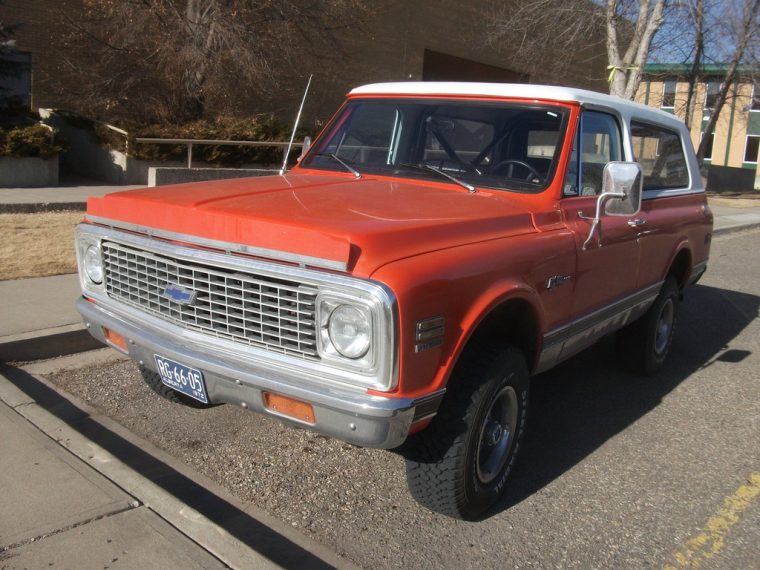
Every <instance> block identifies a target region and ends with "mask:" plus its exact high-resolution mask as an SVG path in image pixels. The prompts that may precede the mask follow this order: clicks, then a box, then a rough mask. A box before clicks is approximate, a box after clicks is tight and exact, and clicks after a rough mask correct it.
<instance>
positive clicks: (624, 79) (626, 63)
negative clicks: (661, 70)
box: [606, 0, 666, 99]
mask: <svg viewBox="0 0 760 570" xmlns="http://www.w3.org/2000/svg"><path fill="white" fill-rule="evenodd" d="M665 5H666V1H665V0H655V1H654V2H652V0H640V1H639V2H638V12H637V14H636V16H635V19H634V22H635V23H634V30H633V33H632V34H631V35H630V38H629V39H628V40H627V41H626V40H625V39H624V36H623V35H622V34H621V30H620V28H621V22H622V21H624V20H625V21H629V19H631V17H632V14H631V4H630V3H626V2H625V1H624V0H607V4H606V21H607V60H608V64H609V67H608V69H609V70H610V76H609V83H610V94H612V95H617V96H618V97H624V98H626V99H633V98H634V96H635V95H636V91H637V90H638V88H639V84H640V83H641V75H642V73H643V71H644V64H645V63H646V61H647V59H648V57H649V50H650V48H651V45H652V38H654V35H655V34H656V33H657V32H658V30H659V29H660V27H661V26H662V24H663V22H664V21H665V14H664V11H665ZM626 44H627V45H626Z"/></svg>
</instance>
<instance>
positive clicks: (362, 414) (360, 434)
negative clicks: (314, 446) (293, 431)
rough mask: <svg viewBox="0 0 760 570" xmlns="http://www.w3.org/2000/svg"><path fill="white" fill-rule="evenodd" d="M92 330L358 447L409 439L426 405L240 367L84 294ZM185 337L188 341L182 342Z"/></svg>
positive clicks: (260, 408) (259, 408)
mask: <svg viewBox="0 0 760 570" xmlns="http://www.w3.org/2000/svg"><path fill="white" fill-rule="evenodd" d="M76 306H77V310H78V311H79V313H80V314H81V315H82V318H83V319H84V322H85V324H86V325H87V328H88V330H89V331H90V334H92V336H94V337H95V338H96V339H98V340H99V341H101V342H103V343H104V344H109V343H108V341H107V340H106V338H105V334H104V332H103V327H106V328H108V329H110V330H112V331H114V332H116V333H118V334H120V335H122V336H124V337H125V338H126V339H127V341H128V348H129V356H130V357H131V358H132V359H133V360H135V361H136V362H138V363H140V364H141V365H143V366H145V367H147V368H150V369H151V370H154V371H155V370H156V363H155V359H154V355H155V354H159V355H161V356H164V357H167V358H170V359H172V360H176V361H178V362H181V363H182V364H185V365H187V366H191V367H193V368H197V369H198V370H200V371H202V372H203V376H204V380H205V382H206V389H207V391H208V397H209V400H210V401H211V402H213V403H221V402H226V403H230V404H235V405H238V406H241V407H244V408H247V409H249V410H252V411H255V412H260V413H265V414H269V415H273V416H276V417H278V418H279V419H281V420H283V421H284V422H287V423H291V424H293V425H297V426H299V427H303V428H306V429H310V430H313V431H316V432H319V433H323V434H325V435H328V436H330V437H334V438H337V439H340V440H343V441H347V442H349V443H353V444H355V445H360V446H363V447H377V448H383V449H391V448H394V447H398V446H399V445H401V444H402V443H403V442H404V440H405V439H406V437H407V435H408V433H409V428H410V426H411V424H412V421H413V420H414V419H415V408H416V407H417V406H418V405H419V406H420V411H422V410H423V408H426V407H427V404H428V401H427V400H429V399H428V398H426V399H423V400H412V399H409V398H384V397H381V396H372V395H368V394H367V393H366V392H365V391H362V390H358V389H357V390H351V389H348V388H342V387H337V386H335V387H333V386H330V387H327V386H311V385H309V383H308V381H307V379H305V378H303V377H296V376H295V375H293V374H292V373H291V372H289V371H287V370H283V369H278V368H275V367H272V366H269V367H265V366H262V365H261V364H258V363H247V364H245V365H241V364H239V363H237V362H234V361H233V360H232V359H230V358H227V357H225V356H224V355H220V354H215V353H213V352H209V351H204V350H201V349H199V347H194V346H193V345H192V343H188V342H186V341H187V339H181V340H180V339H177V338H175V337H173V336H172V335H170V334H167V332H166V331H162V330H160V329H155V328H153V327H150V326H146V324H145V323H138V322H135V321H134V320H132V319H130V318H127V317H124V316H122V315H119V314H116V313H115V312H112V311H109V310H108V309H106V308H103V307H101V306H99V305H97V304H95V303H92V302H89V301H87V300H86V299H84V298H80V299H79V300H78V301H77V305H76ZM182 341H185V342H182ZM263 392H272V393H275V394H280V395H283V396H289V397H291V398H295V399H297V400H301V401H304V402H308V403H309V404H311V405H312V406H313V408H314V417H315V423H314V424H309V423H304V422H299V421H297V420H294V419H292V418H289V417H286V416H281V415H279V414H276V413H274V412H272V411H271V410H269V409H267V408H265V407H264V403H263V402H264V400H263V396H262V394H263Z"/></svg>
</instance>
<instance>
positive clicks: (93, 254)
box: [83, 245, 103, 285]
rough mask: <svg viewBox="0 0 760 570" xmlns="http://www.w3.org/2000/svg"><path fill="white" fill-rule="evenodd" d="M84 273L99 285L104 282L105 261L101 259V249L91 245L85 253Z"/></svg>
mask: <svg viewBox="0 0 760 570" xmlns="http://www.w3.org/2000/svg"><path fill="white" fill-rule="evenodd" d="M83 261H84V271H85V273H87V277H89V278H90V281H92V282H93V283H97V284H98V285H99V284H101V283H102V282H103V261H102V260H101V258H100V248H99V247H98V246H96V245H89V246H87V249H86V250H85V252H84V260H83Z"/></svg>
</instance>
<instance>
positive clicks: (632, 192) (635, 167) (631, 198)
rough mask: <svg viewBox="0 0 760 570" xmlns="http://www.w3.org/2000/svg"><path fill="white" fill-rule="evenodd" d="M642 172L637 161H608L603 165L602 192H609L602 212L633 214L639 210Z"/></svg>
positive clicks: (621, 214)
mask: <svg viewBox="0 0 760 570" xmlns="http://www.w3.org/2000/svg"><path fill="white" fill-rule="evenodd" d="M643 185H644V174H643V172H642V170H641V165H640V164H639V163H638V162H608V163H607V166H605V167H604V178H603V179H602V194H609V199H608V200H607V201H606V202H605V203H604V213H605V214H609V215H610V216H633V215H635V214H638V212H639V210H641V191H642V188H643Z"/></svg>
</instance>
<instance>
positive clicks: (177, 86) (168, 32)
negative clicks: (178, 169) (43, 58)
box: [61, 0, 366, 121]
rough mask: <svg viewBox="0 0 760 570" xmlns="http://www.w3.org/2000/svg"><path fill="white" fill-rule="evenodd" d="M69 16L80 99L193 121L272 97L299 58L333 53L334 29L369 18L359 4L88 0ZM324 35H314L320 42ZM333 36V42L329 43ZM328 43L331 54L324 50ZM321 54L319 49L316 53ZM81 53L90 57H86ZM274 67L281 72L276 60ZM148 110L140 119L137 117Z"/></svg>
mask: <svg viewBox="0 0 760 570" xmlns="http://www.w3.org/2000/svg"><path fill="white" fill-rule="evenodd" d="M84 5H85V12H84V16H81V14H80V13H78V12H77V16H76V19H75V18H74V17H73V16H70V15H68V14H65V13H63V12H62V13H61V17H62V18H63V19H64V21H65V22H66V29H67V34H66V36H65V38H64V42H63V43H64V45H65V47H67V48H68V49H69V50H70V53H71V56H70V57H69V58H68V59H67V63H68V65H69V66H70V69H69V70H68V71H69V73H74V74H79V76H80V77H81V82H80V85H81V92H80V94H79V95H80V98H81V100H82V101H86V102H87V104H89V105H90V107H91V108H92V109H96V110H101V111H105V112H108V114H109V115H111V116H113V115H114V114H117V115H118V114H123V113H126V114H131V115H135V114H145V111H148V110H149V113H150V114H152V115H154V116H155V117H156V118H162V119H164V120H176V121H182V120H191V119H195V118H198V117H201V116H203V115H204V113H205V112H206V110H207V107H208V105H209V103H210V102H213V106H214V109H215V110H217V111H218V110H222V111H224V110H226V109H232V108H235V107H236V106H239V105H240V102H241V100H246V99H250V98H251V97H252V96H256V95H258V96H261V95H262V94H267V93H273V92H276V91H277V89H278V88H279V80H280V78H281V75H282V71H283V68H284V67H288V66H290V68H291V70H293V69H295V68H296V59H297V58H301V59H302V58H304V57H308V55H307V54H309V53H315V56H316V57H319V56H324V57H329V56H330V55H332V56H333V57H337V56H339V55H340V45H339V42H338V41H337V40H336V39H335V36H336V34H335V32H336V30H340V28H341V27H344V26H349V25H354V24H356V23H357V22H359V21H360V20H361V18H362V17H363V16H364V14H365V12H366V9H365V7H364V4H363V1H362V0H332V1H330V2H325V3H310V2H300V1H299V0H84ZM316 36H318V37H316ZM325 38H327V39H325ZM326 42H328V43H329V42H332V43H330V44H329V45H330V47H331V48H333V49H326V48H325V46H326ZM320 47H322V48H325V49H324V50H323V52H328V55H327V56H325V54H324V53H322V54H320V53H318V50H319V48H320ZM85 55H87V56H86V57H85ZM274 61H276V62H278V66H279V67H278V68H277V69H275V68H274V66H273V62H274ZM141 111H142V113H141Z"/></svg>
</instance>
